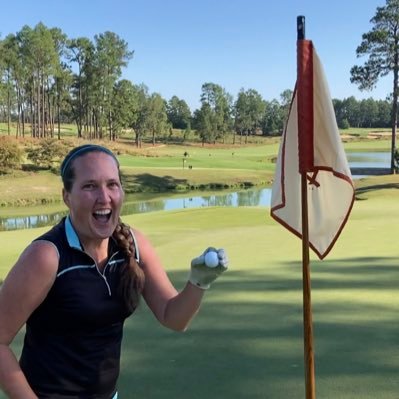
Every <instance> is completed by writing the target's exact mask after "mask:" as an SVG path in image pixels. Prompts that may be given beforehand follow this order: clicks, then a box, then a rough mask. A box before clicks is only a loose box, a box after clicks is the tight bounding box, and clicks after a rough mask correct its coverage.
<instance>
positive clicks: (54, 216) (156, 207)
mask: <svg viewBox="0 0 399 399" xmlns="http://www.w3.org/2000/svg"><path fill="white" fill-rule="evenodd" d="M348 161H349V165H350V166H351V167H367V168H371V167H389V165H390V153H387V152H359V153H348ZM359 177H361V176H353V178H359ZM270 198H271V189H270V188H253V189H246V190H240V191H235V192H226V191H221V192H217V193H215V192H212V193H206V192H205V193H200V192H198V191H195V192H191V193H190V194H186V195H183V194H182V195H181V196H177V195H176V194H174V195H173V196H170V197H166V198H165V194H159V195H154V194H148V195H143V194H140V195H127V196H126V199H125V204H124V207H123V209H122V215H132V214H137V213H145V212H154V211H169V210H173V209H184V208H201V207H208V206H231V207H239V206H269V205H270ZM66 214H67V211H66V210H63V211H58V212H53V213H48V214H40V215H37V214H34V212H32V214H31V215H29V216H16V217H5V218H0V231H1V230H17V229H29V228H34V227H43V226H50V225H54V224H56V223H57V222H58V221H59V220H61V218H62V217H63V216H65V215H66Z"/></svg>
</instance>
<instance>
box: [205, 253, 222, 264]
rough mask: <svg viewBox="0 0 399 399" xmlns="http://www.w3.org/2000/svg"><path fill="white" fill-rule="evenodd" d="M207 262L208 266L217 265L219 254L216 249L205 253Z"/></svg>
mask: <svg viewBox="0 0 399 399" xmlns="http://www.w3.org/2000/svg"><path fill="white" fill-rule="evenodd" d="M205 264H206V265H207V266H208V267H216V266H217V265H218V264H219V258H218V254H217V252H215V251H210V252H207V253H206V254H205Z"/></svg>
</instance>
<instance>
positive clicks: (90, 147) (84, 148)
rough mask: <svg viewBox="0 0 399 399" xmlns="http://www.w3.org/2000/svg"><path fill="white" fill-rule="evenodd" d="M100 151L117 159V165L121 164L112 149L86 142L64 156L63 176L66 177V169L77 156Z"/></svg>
mask: <svg viewBox="0 0 399 399" xmlns="http://www.w3.org/2000/svg"><path fill="white" fill-rule="evenodd" d="M93 151H99V152H105V153H106V154H108V155H110V156H111V157H112V158H114V159H115V161H116V163H117V165H118V166H119V162H118V160H117V159H116V157H115V155H114V154H113V152H112V151H111V150H109V149H108V148H106V147H103V146H101V145H97V144H84V145H81V146H79V147H75V148H74V149H73V150H71V151H70V152H69V154H68V155H67V156H66V157H65V158H64V161H63V162H62V164H61V177H62V178H63V177H64V174H65V171H66V170H67V168H68V166H69V165H70V163H71V161H73V160H74V159H75V158H76V157H78V156H82V155H84V154H86V153H88V152H93Z"/></svg>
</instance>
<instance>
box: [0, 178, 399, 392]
mask: <svg viewBox="0 0 399 399" xmlns="http://www.w3.org/2000/svg"><path fill="white" fill-rule="evenodd" d="M369 182H370V180H369ZM371 182H372V183H373V185H374V188H373V189H368V190H366V189H365V190H364V192H363V193H362V200H358V201H356V202H355V205H354V208H353V211H352V214H351V217H350V219H349V221H348V224H347V226H346V228H345V229H344V230H343V232H342V235H341V237H340V239H339V240H338V242H337V243H336V245H335V247H334V249H333V250H332V252H331V254H330V255H329V256H328V257H327V259H326V260H324V261H319V260H317V259H316V258H315V256H313V254H312V255H311V275H312V301H313V322H314V336H315V337H314V341H315V363H316V391H317V397H320V398H323V399H337V398H339V399H397V398H398V392H399V379H398V378H397V370H398V367H399V347H398V345H397V337H398V336H399V324H398V323H397V315H398V311H399V291H398V289H397V282H398V279H399V268H398V250H397V237H398V234H399V212H398V205H397V204H398V201H399V191H398V190H396V189H395V188H389V189H388V188H386V187H385V186H384V184H382V185H380V184H378V178H373V179H372V180H371ZM363 183H364V184H365V186H366V181H363ZM125 220H126V221H127V222H128V223H130V224H131V225H134V226H136V227H137V228H139V229H141V230H142V231H144V232H145V233H146V234H147V235H148V236H149V238H150V239H151V241H152V242H153V243H154V245H155V247H156V249H157V252H158V253H159V255H160V256H161V258H162V259H163V260H164V265H165V268H166V270H167V272H168V274H169V275H170V278H171V279H172V281H173V282H174V284H175V285H176V286H177V287H178V288H181V287H183V285H184V284H185V281H186V279H187V274H188V265H189V262H190V259H191V258H192V257H193V256H196V255H197V254H199V253H200V252H201V251H202V250H203V249H204V248H205V247H207V246H208V245H215V246H218V247H219V246H220V247H225V248H226V250H227V251H228V255H229V258H230V268H229V270H228V272H227V273H226V274H225V275H223V276H222V277H221V278H220V279H219V280H218V281H217V282H216V283H215V284H214V285H213V286H212V288H211V289H210V290H209V291H208V292H207V294H206V297H205V299H204V303H203V306H202V309H201V310H200V314H199V315H198V316H197V318H196V319H195V320H194V322H193V323H192V326H191V328H190V330H189V331H188V332H186V333H184V334H178V333H174V332H171V331H168V330H166V329H165V328H163V327H161V326H160V325H159V324H158V322H157V321H156V320H155V319H154V317H153V316H152V314H151V312H150V311H149V310H148V309H147V307H146V305H145V304H144V303H143V304H142V305H141V307H140V309H139V310H138V312H137V314H135V315H134V316H133V317H131V318H130V319H128V321H127V323H126V328H125V337H124V344H123V350H122V373H121V377H120V383H119V391H120V396H121V397H123V398H132V399H133V398H136V397H141V398H146V399H161V398H162V399H164V398H176V399H186V398H190V399H200V398H201V399H202V398H203V397H207V398H210V399H216V398H226V399H227V398H229V399H231V398H234V399H241V398H254V399H264V398H267V399H286V398H290V399H291V398H292V399H296V398H304V397H305V393H304V377H303V376H304V369H303V344H302V305H301V304H302V288H301V262H300V259H301V243H300V240H299V239H298V238H296V237H294V236H293V235H292V234H291V233H289V232H288V231H286V230H285V229H284V228H283V227H281V226H280V225H278V224H277V223H275V222H274V221H273V220H272V219H271V218H270V216H269V209H268V208H266V207H254V208H252V207H247V208H241V207H240V208H217V207H214V208H201V209H185V210H179V211H166V212H165V211H164V212H154V213H149V214H140V215H131V216H127V217H125ZM45 230H46V228H44V229H34V230H24V231H16V232H0V242H1V244H2V255H3V256H2V258H1V261H0V276H4V274H5V273H6V272H7V270H8V268H9V267H10V265H11V264H12V263H13V262H14V261H15V259H16V258H17V256H18V254H19V253H20V251H21V250H22V248H23V247H24V246H25V245H26V244H27V243H29V242H30V241H31V240H32V239H33V238H34V237H36V236H37V235H39V234H41V233H42V232H43V231H45ZM21 345H22V334H19V335H18V337H17V339H16V340H15V342H14V343H13V347H14V349H15V350H16V352H17V353H19V351H20V348H21ZM0 397H1V395H0ZM3 397H4V396H3Z"/></svg>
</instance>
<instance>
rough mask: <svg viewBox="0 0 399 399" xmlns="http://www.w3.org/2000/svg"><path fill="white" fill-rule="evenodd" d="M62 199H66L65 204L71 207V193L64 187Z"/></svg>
mask: <svg viewBox="0 0 399 399" xmlns="http://www.w3.org/2000/svg"><path fill="white" fill-rule="evenodd" d="M62 199H63V200H64V203H65V205H66V206H67V207H68V208H69V205H70V202H69V193H68V191H66V190H65V188H63V189H62Z"/></svg>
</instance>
